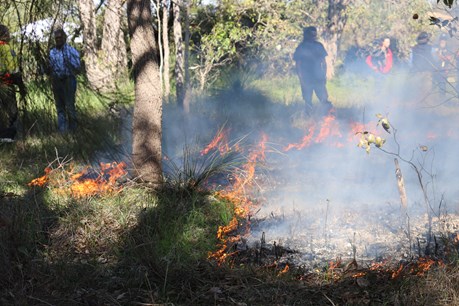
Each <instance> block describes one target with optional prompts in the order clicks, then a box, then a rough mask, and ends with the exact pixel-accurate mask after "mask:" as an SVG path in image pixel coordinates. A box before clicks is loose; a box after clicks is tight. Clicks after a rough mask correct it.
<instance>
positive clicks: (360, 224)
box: [163, 70, 459, 258]
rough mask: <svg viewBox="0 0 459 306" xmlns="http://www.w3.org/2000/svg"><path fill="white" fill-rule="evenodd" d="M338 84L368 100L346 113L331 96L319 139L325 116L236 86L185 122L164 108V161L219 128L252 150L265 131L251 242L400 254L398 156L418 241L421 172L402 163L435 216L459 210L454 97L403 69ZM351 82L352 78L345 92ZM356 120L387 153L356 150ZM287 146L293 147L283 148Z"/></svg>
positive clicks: (197, 107) (404, 243)
mask: <svg viewBox="0 0 459 306" xmlns="http://www.w3.org/2000/svg"><path fill="white" fill-rule="evenodd" d="M354 73H355V71H354ZM357 77H360V76H357ZM340 79H341V82H342V83H341V86H345V87H348V90H349V92H350V93H359V92H365V93H366V94H365V96H364V101H363V103H360V104H359V103H357V104H356V105H355V106H351V107H349V105H352V101H351V103H348V104H347V105H348V107H344V108H343V107H340V102H342V101H334V100H333V95H331V100H332V102H334V103H335V106H336V109H335V112H334V113H332V114H331V115H332V116H333V117H334V118H333V120H332V124H331V125H330V126H329V130H328V136H326V137H323V139H322V138H320V137H319V134H320V133H321V131H322V130H324V124H325V123H324V122H325V119H324V117H322V118H319V117H316V118H313V119H309V118H306V117H305V116H304V115H303V113H302V108H303V103H298V104H295V105H290V106H286V105H283V104H279V103H274V102H273V101H269V99H268V98H267V97H266V96H264V95H262V94H261V93H259V92H257V91H254V90H253V89H249V88H245V87H244V86H243V85H240V84H238V86H235V87H232V88H230V89H228V90H225V91H221V92H219V93H218V94H215V95H214V96H212V97H211V98H209V99H208V100H206V101H196V102H195V104H194V105H193V111H192V114H190V116H188V117H183V116H182V115H181V114H179V113H178V112H176V111H175V109H174V107H173V106H172V105H169V106H167V107H166V108H165V116H164V125H163V126H164V129H163V132H164V149H165V154H166V155H167V156H172V157H173V156H179V155H180V154H181V152H182V150H183V144H185V143H186V144H192V145H193V146H194V145H195V146H196V147H198V148H199V149H202V148H204V147H205V146H206V145H207V144H208V143H209V142H210V140H211V139H212V138H213V137H214V136H215V134H216V133H217V131H218V129H219V128H221V127H222V126H225V127H227V128H228V129H229V131H230V132H229V135H230V136H229V137H230V141H237V140H238V139H242V138H243V139H244V142H243V143H244V145H246V146H251V145H255V144H256V143H257V142H258V141H259V140H260V138H261V135H262V133H264V134H266V135H267V136H268V139H269V140H268V143H267V147H268V149H267V152H266V160H265V161H264V163H263V164H260V165H259V167H258V170H257V173H258V180H259V182H258V186H257V187H255V188H256V189H257V191H256V194H257V195H258V197H259V199H260V201H261V203H262V205H261V207H260V208H259V211H258V212H257V213H256V215H255V216H254V218H258V219H259V220H261V221H260V222H257V225H256V226H255V225H254V226H253V228H252V234H251V236H250V237H249V243H256V242H257V241H258V240H259V239H260V237H261V235H262V233H266V238H267V240H270V241H278V243H284V244H286V245H287V246H288V245H290V246H292V247H295V248H296V249H302V250H303V251H304V252H306V249H307V248H310V249H314V248H315V249H316V250H317V249H320V248H328V249H329V252H322V253H324V254H327V255H328V256H335V255H337V254H341V255H350V253H349V250H350V245H355V246H358V247H357V248H358V250H357V253H359V255H360V256H363V257H365V256H366V257H368V258H371V257H373V258H374V257H376V256H379V255H382V254H384V253H385V252H386V253H387V252H389V253H390V252H402V251H403V252H405V255H406V253H407V252H409V249H410V248H411V246H410V245H411V244H412V243H413V241H409V240H408V238H407V235H403V234H400V233H401V232H402V231H400V224H401V223H400V221H401V217H400V196H399V191H398V187H397V180H396V177H395V165H394V158H398V159H399V162H400V167H401V170H402V173H403V176H404V179H405V185H406V192H407V197H408V211H407V213H408V217H409V218H410V220H411V222H412V225H411V226H412V229H411V230H412V231H417V232H416V233H417V234H419V235H424V234H425V232H426V228H425V224H426V222H427V221H426V217H425V215H426V207H425V200H424V194H423V192H422V188H421V184H420V182H419V177H418V173H417V172H416V170H415V169H414V168H413V167H412V166H411V165H410V163H408V162H406V161H410V162H411V163H412V164H413V165H415V166H416V167H417V170H418V172H419V174H420V175H422V182H423V184H424V186H423V187H424V189H425V191H426V194H427V195H428V199H429V204H430V206H431V213H432V215H433V216H434V217H435V216H438V215H439V214H440V213H441V214H444V213H445V212H448V213H449V214H454V213H456V211H457V209H458V208H459V206H458V204H459V202H458V200H457V195H458V190H457V185H456V183H455V177H456V175H457V174H458V173H459V172H458V170H459V169H458V168H459V166H458V165H459V163H458V162H457V157H456V156H457V154H456V149H457V146H458V144H457V141H458V139H459V134H458V133H459V132H458V130H457V125H458V122H459V121H458V120H457V114H458V108H457V103H458V99H457V97H455V98H453V99H451V98H450V95H452V96H453V95H454V93H453V92H452V93H448V94H446V95H442V93H440V92H438V90H436V89H435V88H433V89H432V90H431V91H430V90H429V91H425V88H423V87H422V86H420V84H421V83H420V80H419V76H417V75H412V74H410V73H409V72H408V71H403V70H399V71H396V72H394V73H393V74H391V75H387V76H382V75H373V76H370V77H367V81H365V77H362V80H360V81H359V82H355V77H352V78H351V77H349V76H346V75H343V76H341V78H340ZM350 79H353V80H354V81H352V82H349V85H347V84H346V81H347V80H350ZM367 82H368V83H367ZM343 84H344V85H343ZM366 84H368V87H367V86H365V85H366ZM335 99H336V98H335ZM376 114H382V116H384V117H387V118H388V119H389V121H390V123H391V125H392V126H391V129H390V133H387V132H386V131H384V129H383V128H382V127H381V126H380V125H379V126H377V123H378V118H377V117H376ZM356 123H359V124H365V125H366V126H365V127H362V128H361V130H360V132H364V130H368V131H371V132H372V133H373V132H374V133H375V134H377V135H380V136H381V137H383V138H385V139H386V142H385V144H384V145H383V147H382V149H383V150H384V151H386V152H383V151H382V150H379V149H378V148H376V147H374V145H372V146H371V149H370V152H369V154H367V153H366V152H365V150H364V149H363V148H359V147H357V144H358V142H359V138H360V136H361V135H360V134H358V135H356V134H355V132H356V130H355V124H356ZM311 125H315V131H314V133H312V136H311V139H310V141H309V142H308V144H307V145H305V146H304V147H303V148H301V149H298V147H300V146H299V145H298V144H300V143H301V142H302V140H304V139H305V137H306V136H307V135H308V133H311V131H310V129H309V128H310V127H311ZM394 129H395V130H394ZM394 136H395V137H394ZM289 144H296V145H297V147H296V148H293V149H290V150H288V151H286V150H285V149H286V148H287V146H288V145H289ZM404 159H405V160H406V161H404ZM413 233H414V232H413ZM385 240H392V241H385ZM319 242H320V243H319ZM338 242H339V243H338ZM330 248H331V249H333V252H332V251H330ZM351 249H352V248H351ZM364 250H365V251H364ZM403 252H402V253H403ZM306 253H307V252H306ZM310 253H311V252H310ZM311 254H312V253H311ZM308 256H313V257H314V256H315V255H308Z"/></svg>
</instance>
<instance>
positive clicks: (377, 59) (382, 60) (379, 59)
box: [365, 37, 393, 74]
mask: <svg viewBox="0 0 459 306" xmlns="http://www.w3.org/2000/svg"><path fill="white" fill-rule="evenodd" d="M389 47H390V38H388V37H385V38H384V39H382V40H381V41H380V43H379V46H378V48H377V49H376V50H375V51H374V52H372V53H371V54H370V55H368V56H367V58H366V60H365V62H366V63H367V65H368V66H369V67H370V68H371V69H372V70H373V71H375V72H378V73H382V74H387V73H389V72H390V70H391V69H392V63H393V55H392V50H391V49H390V48H389Z"/></svg>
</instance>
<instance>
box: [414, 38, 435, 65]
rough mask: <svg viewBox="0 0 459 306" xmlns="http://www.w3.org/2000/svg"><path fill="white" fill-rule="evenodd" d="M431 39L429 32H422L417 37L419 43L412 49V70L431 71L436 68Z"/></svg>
mask: <svg viewBox="0 0 459 306" xmlns="http://www.w3.org/2000/svg"><path fill="white" fill-rule="evenodd" d="M429 41H430V35H429V34H428V33H427V32H422V33H421V34H419V35H418V37H417V38H416V42H417V44H416V45H415V46H414V47H413V48H412V49H411V71H413V72H429V73H431V72H432V71H434V70H435V60H434V58H433V48H432V45H430V44H429Z"/></svg>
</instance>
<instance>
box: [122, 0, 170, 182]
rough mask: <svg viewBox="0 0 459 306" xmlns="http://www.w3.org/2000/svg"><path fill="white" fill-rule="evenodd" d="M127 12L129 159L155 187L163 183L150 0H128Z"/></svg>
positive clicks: (159, 102) (159, 104) (160, 106)
mask: <svg viewBox="0 0 459 306" xmlns="http://www.w3.org/2000/svg"><path fill="white" fill-rule="evenodd" d="M127 15H128V26H129V35H130V37H131V52H132V62H133V74H134V81H135V106H134V115H133V127H132V132H133V143H132V155H133V156H132V160H133V163H134V167H135V169H134V170H135V172H136V174H137V176H138V178H139V179H140V180H143V181H145V182H149V183H152V184H153V186H156V187H157V186H159V185H160V184H161V183H162V167H161V134H162V126H161V120H162V97H161V86H160V71H159V64H158V58H157V54H158V47H157V42H156V41H155V34H154V31H153V26H152V18H151V6H150V0H128V1H127Z"/></svg>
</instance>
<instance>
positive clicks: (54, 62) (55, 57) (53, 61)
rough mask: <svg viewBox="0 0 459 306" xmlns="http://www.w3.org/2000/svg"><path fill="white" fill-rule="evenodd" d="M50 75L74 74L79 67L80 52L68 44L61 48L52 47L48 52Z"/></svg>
mask: <svg viewBox="0 0 459 306" xmlns="http://www.w3.org/2000/svg"><path fill="white" fill-rule="evenodd" d="M49 63H50V66H51V75H52V76H53V77H57V78H63V77H68V76H71V75H75V74H76V72H77V71H78V70H79V69H80V54H79V53H78V51H77V50H76V49H75V48H73V47H72V46H70V45H68V44H64V45H63V46H62V48H61V49H57V48H52V49H51V51H50V52H49Z"/></svg>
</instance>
